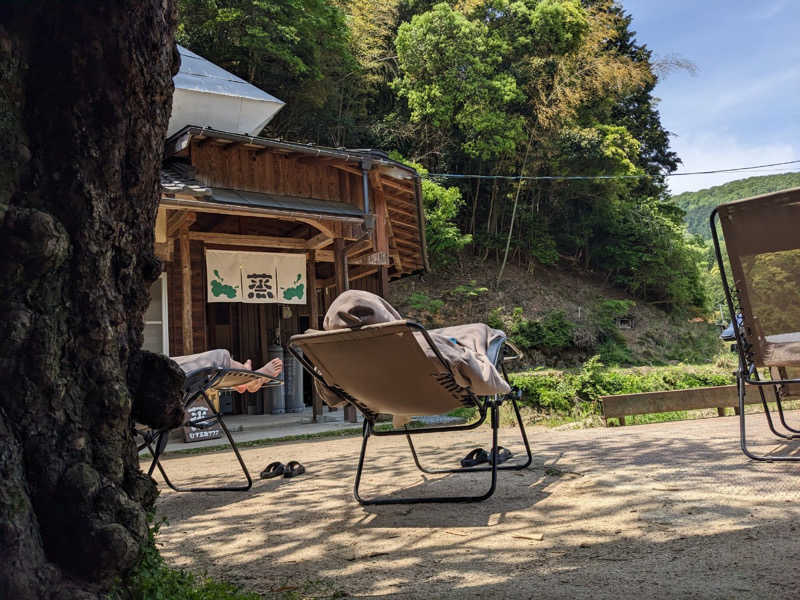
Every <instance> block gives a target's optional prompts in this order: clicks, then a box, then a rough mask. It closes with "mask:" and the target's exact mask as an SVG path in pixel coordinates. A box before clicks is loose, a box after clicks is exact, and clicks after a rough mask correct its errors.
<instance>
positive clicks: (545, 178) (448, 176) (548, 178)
mask: <svg viewBox="0 0 800 600" xmlns="http://www.w3.org/2000/svg"><path fill="white" fill-rule="evenodd" d="M798 163H800V160H787V161H785V162H777V163H769V164H764V165H753V166H750V167H735V168H731V169H715V170H710V171H687V172H685V173H664V174H663V175H664V177H680V176H686V175H713V174H715V173H735V172H738V171H752V170H755V169H763V168H766V167H778V166H782V165H794V164H798ZM422 177H426V178H428V179H502V180H506V181H554V180H557V181H564V180H566V181H573V180H587V179H644V178H646V177H652V175H650V174H648V173H642V174H640V175H476V174H465V173H427V174H425V175H422Z"/></svg>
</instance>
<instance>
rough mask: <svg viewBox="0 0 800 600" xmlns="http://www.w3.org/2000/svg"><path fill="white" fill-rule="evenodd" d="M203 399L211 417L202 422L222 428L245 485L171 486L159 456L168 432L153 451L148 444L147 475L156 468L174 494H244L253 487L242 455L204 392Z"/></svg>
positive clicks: (164, 432)
mask: <svg viewBox="0 0 800 600" xmlns="http://www.w3.org/2000/svg"><path fill="white" fill-rule="evenodd" d="M203 398H204V399H205V402H206V404H207V405H208V408H209V410H210V411H211V413H212V416H211V417H206V418H204V419H202V421H203V422H206V421H211V420H214V419H216V420H217V422H218V423H219V425H220V427H221V428H222V431H223V432H224V433H225V437H227V438H228V443H229V444H230V445H231V449H232V450H233V453H234V454H235V455H236V460H237V461H238V462H239V466H240V467H241V469H242V473H243V474H244V476H245V479H246V480H247V483H246V484H244V485H229V486H222V487H217V486H201V487H181V486H177V485H175V484H173V483H172V481H170V479H169V477H168V476H167V472H166V471H165V470H164V467H163V465H162V464H161V454H162V452H163V451H164V448H166V446H167V440H168V436H169V432H168V431H163V432H161V433H160V434H159V436H158V439H157V443H156V449H155V451H154V450H153V448H151V447H150V445H149V444H148V449H149V450H150V453H151V454H152V455H153V462H152V463H151V464H150V469H149V471H148V475H152V474H153V469H154V468H156V467H157V468H158V471H159V473H161V476H162V477H163V478H164V482H165V483H166V484H167V485H168V486H169V487H170V488H172V489H173V490H175V491H176V492H246V491H247V490H249V489H250V488H251V487H253V478H252V477H251V476H250V471H248V470H247V465H245V464H244V459H243V458H242V455H241V454H240V453H239V448H238V447H237V446H236V442H235V441H234V439H233V436H232V435H231V432H230V431H229V430H228V427H227V426H226V425H225V421H224V419H223V418H222V415H221V414H220V413H219V412H218V411H217V409H216V408H214V404H213V403H212V402H211V401H210V400H209V399H208V397H207V396H206V394H205V392H203ZM192 400H193V399H192ZM187 404H188V402H187ZM198 422H199V421H196V422H194V421H193V422H192V423H195V424H197V423H198Z"/></svg>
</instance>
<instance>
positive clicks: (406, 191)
mask: <svg viewBox="0 0 800 600" xmlns="http://www.w3.org/2000/svg"><path fill="white" fill-rule="evenodd" d="M381 179H382V180H383V185H384V186H385V187H389V188H392V189H393V190H397V191H398V192H401V193H403V194H408V195H409V196H411V197H414V196H415V195H416V194H415V193H414V188H411V187H408V186H406V185H402V184H400V183H396V182H395V181H393V180H391V179H388V178H387V177H381Z"/></svg>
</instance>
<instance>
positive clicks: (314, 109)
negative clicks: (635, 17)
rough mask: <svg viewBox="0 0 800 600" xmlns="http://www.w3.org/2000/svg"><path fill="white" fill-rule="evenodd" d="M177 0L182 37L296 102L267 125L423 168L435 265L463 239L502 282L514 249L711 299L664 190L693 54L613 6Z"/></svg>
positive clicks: (613, 278)
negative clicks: (671, 87) (663, 104)
mask: <svg viewBox="0 0 800 600" xmlns="http://www.w3.org/2000/svg"><path fill="white" fill-rule="evenodd" d="M178 8H179V25H178V32H177V39H178V42H179V43H181V44H183V45H185V46H187V47H188V48H189V49H191V50H193V51H195V52H197V53H198V54H200V55H202V56H204V57H206V58H208V59H209V60H211V61H213V62H215V63H217V64H219V65H221V66H223V67H224V68H226V69H228V70H230V71H232V72H233V73H235V74H237V75H239V76H240V77H243V78H245V79H247V80H249V81H251V82H252V83H254V84H255V85H257V86H258V87H261V88H263V89H264V90H266V91H268V92H269V93H271V94H274V95H276V96H277V97H279V98H280V99H282V100H283V101H285V102H286V106H285V107H284V108H283V110H282V111H281V112H280V113H279V114H278V116H277V117H276V118H275V119H274V120H273V121H272V122H271V123H270V124H269V126H268V128H267V129H266V130H265V131H264V132H263V135H265V136H269V137H279V138H283V139H290V140H295V141H303V142H311V143H315V144H323V145H329V146H347V147H373V148H380V149H382V150H386V151H389V152H391V153H392V155H393V156H394V157H396V158H399V159H402V160H406V161H408V162H410V163H413V164H415V165H416V166H417V167H418V168H419V169H420V171H421V172H422V173H424V177H425V179H424V181H423V184H424V194H425V204H426V215H427V235H428V244H429V249H430V253H431V258H432V262H433V266H434V269H436V268H442V267H446V266H447V264H448V262H450V261H453V260H454V259H455V258H454V257H456V256H457V255H458V253H459V251H462V250H463V251H465V252H471V253H472V254H474V255H475V256H477V257H480V259H482V260H484V261H485V262H486V263H487V268H491V269H495V270H496V271H497V276H496V280H497V282H498V283H499V282H500V281H501V279H502V275H503V269H504V267H505V265H506V264H507V262H513V263H515V264H517V265H519V266H522V267H525V268H528V270H529V271H530V272H533V271H534V270H535V268H536V266H537V265H544V266H554V265H569V266H571V267H576V268H580V269H584V270H589V271H592V272H594V273H598V274H600V275H602V276H603V277H604V278H605V280H606V281H607V282H608V283H610V284H612V285H614V286H616V287H618V288H620V289H623V290H625V291H626V292H627V293H629V294H630V295H632V296H634V297H636V298H638V299H641V300H642V301H643V302H646V303H651V304H654V305H658V306H661V307H662V308H665V309H667V310H677V311H680V312H686V311H689V312H694V313H699V312H702V311H704V310H705V309H706V308H707V305H708V299H707V294H706V292H705V287H704V271H705V269H704V267H703V262H704V257H705V250H704V248H703V245H702V244H701V243H699V242H698V241H697V240H694V239H693V238H691V237H690V236H688V235H687V233H686V228H685V225H684V221H683V211H682V210H681V209H680V208H679V207H678V206H677V205H676V204H675V203H674V202H673V201H672V200H671V199H670V195H669V192H668V188H667V185H666V178H665V176H666V175H668V174H669V173H671V172H673V171H675V170H676V169H677V167H678V165H679V164H680V159H679V157H678V156H677V155H676V154H675V153H674V152H673V151H672V150H671V149H670V146H669V132H667V131H666V130H665V129H664V128H663V127H662V125H661V122H660V117H659V112H658V106H657V99H656V98H655V97H654V96H653V89H654V86H655V85H656V83H657V81H658V79H659V77H663V76H664V75H665V74H666V73H668V72H669V71H670V70H671V69H676V68H678V69H680V68H691V65H689V64H687V63H686V62H685V61H682V60H680V59H675V58H670V59H666V60H657V59H656V58H655V57H654V56H653V54H652V53H651V51H650V50H649V49H648V48H647V45H646V44H645V43H644V42H643V41H640V40H637V38H636V34H635V31H633V29H632V26H631V18H630V16H629V15H628V14H627V13H626V12H625V10H624V7H623V6H622V5H621V4H620V3H618V2H613V1H611V0H583V1H579V0H456V1H450V2H431V1H428V0H180V1H179V2H178ZM465 174H466V175H479V176H480V177H464V176H463V175H465ZM455 175H460V177H456V176H455ZM520 176H524V177H525V178H526V179H524V180H522V179H520ZM575 176H577V177H583V178H578V179H572V178H570V179H565V178H564V177H575ZM531 178H533V179H531Z"/></svg>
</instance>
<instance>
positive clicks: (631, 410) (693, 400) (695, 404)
mask: <svg viewBox="0 0 800 600" xmlns="http://www.w3.org/2000/svg"><path fill="white" fill-rule="evenodd" d="M748 391H749V392H750V393H749V394H747V395H746V396H745V403H746V404H756V403H759V402H761V396H760V395H759V394H758V391H757V390H755V391H754V390H748ZM600 400H601V402H602V406H603V417H604V418H606V419H607V418H611V417H625V416H630V415H644V414H649V413H662V412H672V411H678V410H701V409H705V408H724V407H737V406H738V405H739V396H738V394H737V392H736V386H735V385H721V386H715V387H703V388H693V389H688V390H670V391H667V392H646V393H643V394H620V395H616V396H602V397H601V398H600Z"/></svg>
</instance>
